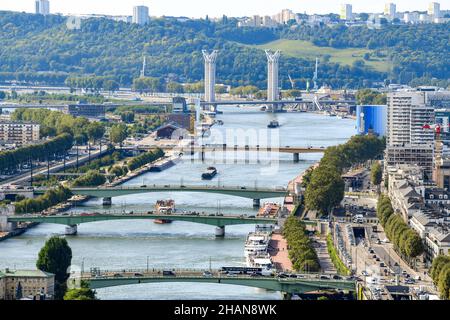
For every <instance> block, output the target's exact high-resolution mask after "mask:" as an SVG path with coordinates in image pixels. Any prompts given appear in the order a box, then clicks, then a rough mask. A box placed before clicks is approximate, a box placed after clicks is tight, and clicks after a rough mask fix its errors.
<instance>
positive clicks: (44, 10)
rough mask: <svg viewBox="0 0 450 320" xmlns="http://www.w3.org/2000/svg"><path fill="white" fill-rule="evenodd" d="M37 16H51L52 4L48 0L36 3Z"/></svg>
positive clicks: (40, 0)
mask: <svg viewBox="0 0 450 320" xmlns="http://www.w3.org/2000/svg"><path fill="white" fill-rule="evenodd" d="M35 8H36V14H43V15H47V14H50V2H49V1H48V0H36V1H35Z"/></svg>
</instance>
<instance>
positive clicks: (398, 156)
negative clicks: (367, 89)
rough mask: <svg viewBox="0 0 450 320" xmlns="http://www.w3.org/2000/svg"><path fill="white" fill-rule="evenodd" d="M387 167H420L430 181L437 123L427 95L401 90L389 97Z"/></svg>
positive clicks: (390, 94)
mask: <svg viewBox="0 0 450 320" xmlns="http://www.w3.org/2000/svg"><path fill="white" fill-rule="evenodd" d="M387 104H388V114H387V131H386V133H387V135H386V137H387V148H386V156H385V158H386V165H387V166H396V165H399V164H410V165H420V166H421V167H423V168H424V170H425V176H426V178H427V179H431V177H432V172H433V157H434V130H433V129H432V127H431V126H432V125H433V124H434V122H435V113H434V109H433V107H432V106H431V105H430V104H429V102H428V101H427V93H426V92H418V91H398V92H392V93H389V94H388V97H387Z"/></svg>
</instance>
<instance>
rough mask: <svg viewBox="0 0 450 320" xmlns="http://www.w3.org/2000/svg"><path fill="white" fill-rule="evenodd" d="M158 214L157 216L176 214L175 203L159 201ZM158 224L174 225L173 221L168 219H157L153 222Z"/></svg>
mask: <svg viewBox="0 0 450 320" xmlns="http://www.w3.org/2000/svg"><path fill="white" fill-rule="evenodd" d="M155 208H156V214H157V215H170V214H172V213H175V211H176V210H175V201H173V200H158V201H156V206H155ZM153 222H154V223H156V224H167V223H172V220H167V219H155V220H154V221H153Z"/></svg>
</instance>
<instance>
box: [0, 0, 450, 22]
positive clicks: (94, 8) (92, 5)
mask: <svg viewBox="0 0 450 320" xmlns="http://www.w3.org/2000/svg"><path fill="white" fill-rule="evenodd" d="M34 2H35V0H22V1H20V2H17V1H13V0H3V1H2V3H1V4H0V10H11V11H20V12H22V11H24V12H29V13H33V12H34ZM387 2H392V3H395V4H396V5H397V11H399V12H402V11H416V10H417V11H426V10H427V9H428V5H429V3H430V2H433V1H429V0H397V1H383V2H378V1H377V3H374V2H373V0H358V1H356V0H353V1H342V0H325V1H321V3H317V2H310V1H305V0H298V1H293V0H278V1H274V0H247V1H245V2H244V3H243V2H242V1H239V0H229V1H228V2H227V3H226V4H224V3H222V2H220V3H218V1H215V3H214V4H212V3H211V1H208V0H191V1H189V4H186V1H184V0H169V1H164V0H130V1H120V0H95V1H92V0H78V1H72V0H64V2H63V1H61V0H50V11H51V13H62V14H105V15H132V13H133V10H132V7H133V6H136V5H145V6H148V7H149V9H150V10H149V11H150V16H163V15H165V16H187V17H195V18H199V17H205V16H206V15H208V16H210V17H221V16H222V15H223V14H225V15H227V16H235V17H242V16H251V15H273V14H276V13H278V12H280V11H281V10H282V9H291V10H292V11H294V12H296V13H304V12H306V13H308V14H314V13H317V14H326V13H336V14H338V13H339V11H340V6H341V4H342V3H349V4H352V6H353V12H379V13H381V12H383V10H384V5H385V3H387ZM435 2H439V3H440V4H441V10H449V9H450V8H449V7H450V0H446V1H435Z"/></svg>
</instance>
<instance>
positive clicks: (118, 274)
mask: <svg viewBox="0 0 450 320" xmlns="http://www.w3.org/2000/svg"><path fill="white" fill-rule="evenodd" d="M114 278H123V275H122V274H120V273H116V274H114Z"/></svg>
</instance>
